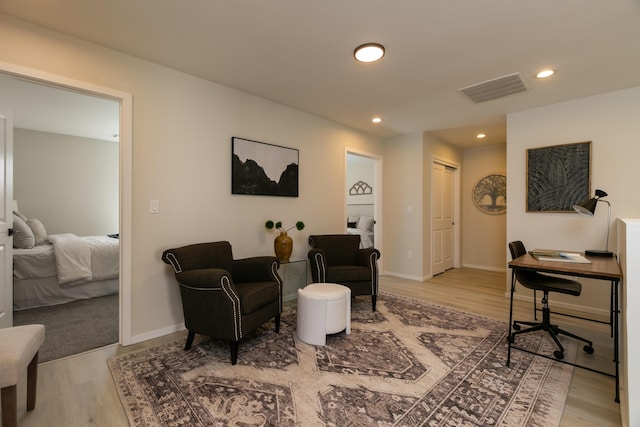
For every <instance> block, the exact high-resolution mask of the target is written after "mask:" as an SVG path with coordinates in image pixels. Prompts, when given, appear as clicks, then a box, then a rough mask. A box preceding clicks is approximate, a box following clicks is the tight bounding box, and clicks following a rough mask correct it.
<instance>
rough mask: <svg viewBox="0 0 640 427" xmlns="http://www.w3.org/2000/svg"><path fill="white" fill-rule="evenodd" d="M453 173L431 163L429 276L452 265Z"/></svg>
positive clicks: (438, 164) (447, 168) (448, 169)
mask: <svg viewBox="0 0 640 427" xmlns="http://www.w3.org/2000/svg"><path fill="white" fill-rule="evenodd" d="M454 171H455V169H453V168H451V167H448V166H445V165H442V164H440V163H433V166H432V172H431V177H432V186H431V191H432V197H431V201H432V205H431V206H432V208H431V218H432V228H431V236H432V242H433V245H432V258H431V259H432V262H431V274H432V275H434V276H435V275H436V274H440V273H443V272H444V271H446V270H448V269H450V268H453V265H454V257H453V254H454V206H453V200H454V197H453V194H454V187H453V183H454Z"/></svg>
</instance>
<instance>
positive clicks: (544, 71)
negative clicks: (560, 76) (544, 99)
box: [536, 69, 556, 79]
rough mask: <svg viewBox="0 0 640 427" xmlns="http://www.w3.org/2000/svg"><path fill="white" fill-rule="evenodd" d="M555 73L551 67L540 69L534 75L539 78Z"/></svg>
mask: <svg viewBox="0 0 640 427" xmlns="http://www.w3.org/2000/svg"><path fill="white" fill-rule="evenodd" d="M555 73H556V72H555V70H551V69H547V70H542V71H540V72H539V73H538V74H536V77H537V78H539V79H546V78H547V77H551V76H553V75H554V74H555Z"/></svg>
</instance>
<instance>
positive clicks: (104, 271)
mask: <svg viewBox="0 0 640 427" xmlns="http://www.w3.org/2000/svg"><path fill="white" fill-rule="evenodd" d="M48 239H49V241H50V242H51V244H45V245H40V246H36V247H34V248H33V249H14V252H13V277H14V279H18V280H25V279H38V278H43V277H50V276H57V277H58V283H59V284H60V285H77V284H82V283H87V282H90V281H97V280H107V279H117V278H118V274H119V263H120V260H119V244H120V242H119V240H118V239H114V238H111V237H108V236H84V237H78V236H76V235H75V234H70V233H66V234H52V235H50V236H49V237H48Z"/></svg>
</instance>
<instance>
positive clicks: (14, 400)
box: [1, 385, 18, 427]
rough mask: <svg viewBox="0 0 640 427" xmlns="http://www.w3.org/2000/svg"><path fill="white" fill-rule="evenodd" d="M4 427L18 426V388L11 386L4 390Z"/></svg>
mask: <svg viewBox="0 0 640 427" xmlns="http://www.w3.org/2000/svg"><path fill="white" fill-rule="evenodd" d="M1 399H2V425H3V426H7V427H16V426H17V425H18V392H17V386H15V385H10V386H7V387H4V388H3V389H2V397H1Z"/></svg>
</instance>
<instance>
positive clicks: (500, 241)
mask: <svg viewBox="0 0 640 427" xmlns="http://www.w3.org/2000/svg"><path fill="white" fill-rule="evenodd" d="M463 158H464V160H463V164H464V173H463V176H462V249H463V253H462V260H463V265H464V266H465V267H470V268H481V269H485V270H493V271H504V270H505V265H504V251H505V248H506V243H505V242H506V239H507V236H506V234H507V216H506V214H504V213H502V214H496V215H492V214H487V213H485V212H482V211H480V210H479V209H478V208H477V207H476V206H475V204H474V203H473V199H472V195H473V194H472V193H473V186H474V185H475V184H476V183H477V182H478V180H479V179H480V178H482V177H484V176H486V175H488V174H491V173H502V174H506V169H507V148H506V146H505V144H495V145H489V146H483V147H474V148H466V149H465V150H464V154H463Z"/></svg>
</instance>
